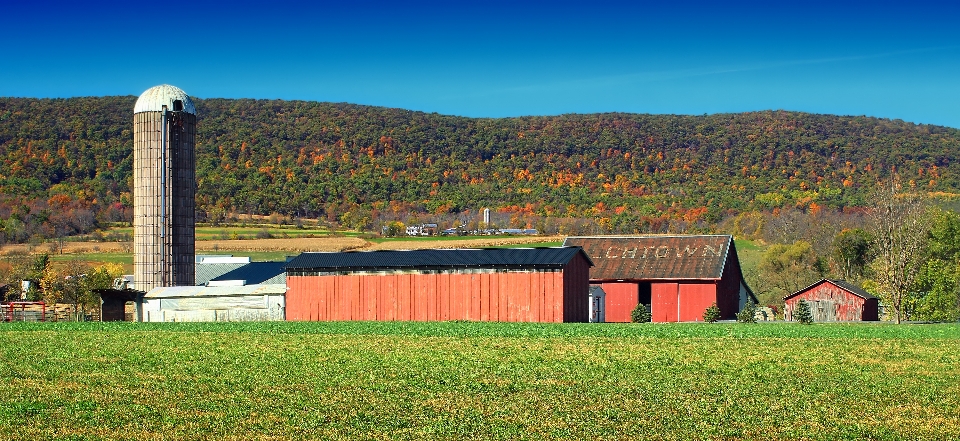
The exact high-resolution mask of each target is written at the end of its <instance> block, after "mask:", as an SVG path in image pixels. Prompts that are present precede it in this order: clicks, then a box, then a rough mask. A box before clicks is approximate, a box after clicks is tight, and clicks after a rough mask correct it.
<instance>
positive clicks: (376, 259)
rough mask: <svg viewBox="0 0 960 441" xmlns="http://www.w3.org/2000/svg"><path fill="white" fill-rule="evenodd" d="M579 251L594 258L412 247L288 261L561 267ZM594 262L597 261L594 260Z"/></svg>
mask: <svg viewBox="0 0 960 441" xmlns="http://www.w3.org/2000/svg"><path fill="white" fill-rule="evenodd" d="M577 254H582V255H583V257H584V258H586V259H587V261H588V262H590V258H589V257H587V255H586V254H584V253H583V250H582V249H581V248H580V247H549V248H546V247H544V248H484V249H452V250H450V249H445V250H439V249H434V250H410V251H348V252H341V253H302V254H300V255H299V256H297V257H296V258H294V259H293V260H291V261H290V262H288V263H287V264H286V269H287V270H288V271H289V270H308V269H309V270H326V271H350V270H356V271H361V270H383V269H453V268H518V267H525V268H542V269H548V268H553V269H558V268H561V267H563V266H564V265H566V264H567V263H569V262H570V261H571V260H572V259H573V258H574V257H575V256H576V255H577ZM590 265H591V266H592V265H593V263H592V262H590Z"/></svg>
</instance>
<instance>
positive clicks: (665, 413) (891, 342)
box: [0, 322, 960, 440]
mask: <svg viewBox="0 0 960 441" xmlns="http://www.w3.org/2000/svg"><path fill="white" fill-rule="evenodd" d="M958 348H960V326H958V325H904V326H894V325H813V326H801V325H793V324H773V325H770V324H760V325H741V324H714V325H709V324H681V325H675V324H670V325H650V324H647V325H617V324H602V325H596V324H593V325H591V324H499V323H456V322H448V323H362V322H361V323H242V324H238V323H227V324H146V323H106V324H100V323H5V324H0V384H2V385H3V386H2V388H0V439H12V440H27V439H31V440H32V439H222V440H233V439H384V438H386V439H438V438H439V439H464V438H466V439H544V438H546V439H555V438H568V439H638V438H644V439H759V438H764V439H891V440H895V439H960V412H958V409H960V381H958V380H957V379H958V378H960V351H958V350H957V349H958Z"/></svg>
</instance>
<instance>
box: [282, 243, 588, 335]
mask: <svg viewBox="0 0 960 441" xmlns="http://www.w3.org/2000/svg"><path fill="white" fill-rule="evenodd" d="M589 269H590V266H589V263H587V260H586V259H585V258H583V257H582V256H577V257H575V258H574V259H572V260H571V261H570V263H568V264H567V265H566V266H565V267H564V268H563V269H559V270H516V271H504V270H497V271H492V272H468V273H456V272H440V273H432V272H428V273H409V272H408V273H388V272H384V273H382V274H359V275H349V274H348V275H323V276H294V275H288V276H287V286H288V289H287V320H319V321H343V320H378V321H392V320H404V321H406V320H413V321H437V320H474V321H475V320H480V321H503V322H506V321H510V322H586V321H587V318H588V311H587V303H588V299H587V297H588V295H587V293H588V291H589Z"/></svg>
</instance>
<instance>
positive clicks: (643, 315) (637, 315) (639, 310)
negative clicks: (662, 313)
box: [630, 303, 653, 323]
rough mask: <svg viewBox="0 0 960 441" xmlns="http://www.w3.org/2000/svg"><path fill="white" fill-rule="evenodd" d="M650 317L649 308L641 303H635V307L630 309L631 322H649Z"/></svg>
mask: <svg viewBox="0 0 960 441" xmlns="http://www.w3.org/2000/svg"><path fill="white" fill-rule="evenodd" d="M652 319H653V317H652V316H651V314H650V310H649V309H647V305H644V304H643V303H639V304H637V307H636V308H633V311H630V321H631V322H633V323H649V322H650V321H651V320H652Z"/></svg>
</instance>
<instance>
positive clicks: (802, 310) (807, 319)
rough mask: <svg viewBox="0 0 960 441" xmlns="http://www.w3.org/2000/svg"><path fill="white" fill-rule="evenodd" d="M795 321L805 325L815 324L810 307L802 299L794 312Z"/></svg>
mask: <svg viewBox="0 0 960 441" xmlns="http://www.w3.org/2000/svg"><path fill="white" fill-rule="evenodd" d="M793 319H794V320H795V321H797V322H799V323H802V324H804V325H809V324H811V323H813V313H812V312H811V311H810V305H808V304H807V302H806V300H802V299H801V300H800V301H798V302H797V307H796V309H794V310H793Z"/></svg>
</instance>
